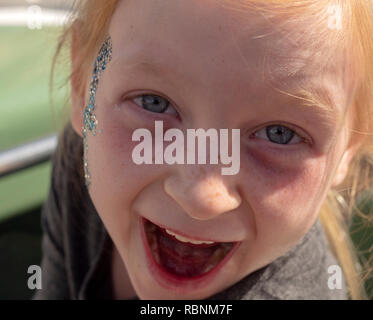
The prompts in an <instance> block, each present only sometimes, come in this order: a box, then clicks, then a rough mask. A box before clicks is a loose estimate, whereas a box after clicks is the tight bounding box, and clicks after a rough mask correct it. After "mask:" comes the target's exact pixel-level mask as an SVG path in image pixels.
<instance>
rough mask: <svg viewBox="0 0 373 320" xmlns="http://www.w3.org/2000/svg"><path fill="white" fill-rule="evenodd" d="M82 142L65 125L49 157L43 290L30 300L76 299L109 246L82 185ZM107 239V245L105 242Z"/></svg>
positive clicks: (43, 214) (44, 233)
mask: <svg viewBox="0 0 373 320" xmlns="http://www.w3.org/2000/svg"><path fill="white" fill-rule="evenodd" d="M82 157H83V141H82V138H81V137H80V136H79V135H78V134H77V133H76V132H75V131H74V130H73V128H72V126H71V123H70V122H69V123H68V124H67V125H66V126H65V128H64V130H63V131H62V132H61V134H60V136H59V139H58V145H57V148H56V151H55V153H54V154H53V157H52V172H51V180H50V189H49V194H48V198H47V200H46V201H45V203H44V205H43V208H42V214H41V225H42V229H43V238H42V252H43V258H42V263H41V269H42V289H41V290H38V291H37V292H36V293H35V295H34V297H33V299H79V298H84V297H83V296H84V294H82V293H81V292H82V291H84V289H86V287H87V286H88V284H89V283H88V278H89V275H90V274H92V272H93V270H94V269H95V267H96V265H97V264H98V262H99V258H100V257H101V253H102V251H105V252H106V253H107V254H109V253H110V243H108V237H107V234H106V230H105V228H104V227H103V224H102V221H101V220H100V218H99V216H98V214H97V212H96V210H95V208H94V206H93V204H92V202H91V200H90V197H89V194H88V191H87V189H86V187H85V184H84V176H83V174H84V171H83V161H82ZM105 239H106V241H105Z"/></svg>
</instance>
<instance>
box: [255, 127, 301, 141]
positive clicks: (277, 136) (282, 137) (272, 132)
mask: <svg viewBox="0 0 373 320" xmlns="http://www.w3.org/2000/svg"><path fill="white" fill-rule="evenodd" d="M254 135H255V136H256V137H260V138H264V139H266V138H268V139H269V141H270V142H273V143H276V144H285V145H286V144H289V142H290V141H292V140H293V138H295V139H294V140H296V142H295V143H297V142H302V141H303V140H304V139H303V138H302V137H300V136H298V135H297V134H296V133H295V132H294V131H293V130H291V129H289V128H287V127H285V126H282V125H271V126H267V127H264V128H263V129H261V130H259V131H257V132H256V133H255V134H254ZM297 140H298V141H297ZM291 144H294V143H291Z"/></svg>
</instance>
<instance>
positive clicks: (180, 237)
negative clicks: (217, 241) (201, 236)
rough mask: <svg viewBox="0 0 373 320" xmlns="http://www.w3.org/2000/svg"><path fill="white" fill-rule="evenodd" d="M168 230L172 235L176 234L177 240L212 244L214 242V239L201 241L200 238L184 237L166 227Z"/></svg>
mask: <svg viewBox="0 0 373 320" xmlns="http://www.w3.org/2000/svg"><path fill="white" fill-rule="evenodd" d="M165 230H166V232H167V233H168V234H170V235H172V236H174V237H175V238H176V239H177V240H179V241H181V242H190V243H193V244H203V243H205V244H212V243H214V241H200V240H193V239H190V238H186V237H183V236H181V235H179V234H176V233H174V232H172V231H170V230H168V229H165Z"/></svg>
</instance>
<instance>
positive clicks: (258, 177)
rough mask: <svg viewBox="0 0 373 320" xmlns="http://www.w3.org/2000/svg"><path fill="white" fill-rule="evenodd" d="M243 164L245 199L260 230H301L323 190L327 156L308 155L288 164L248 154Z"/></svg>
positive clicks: (311, 218)
mask: <svg viewBox="0 0 373 320" xmlns="http://www.w3.org/2000/svg"><path fill="white" fill-rule="evenodd" d="M246 160H247V162H245V164H244V165H243V167H242V169H241V170H242V174H243V175H244V176H243V179H244V180H243V181H245V183H244V189H245V194H246V195H247V201H248V203H249V204H250V206H251V208H252V212H253V214H254V217H255V222H256V225H257V228H258V236H260V234H266V235H269V234H271V235H273V236H275V234H276V233H277V234H279V235H280V234H281V233H282V232H284V233H287V234H288V237H292V236H294V238H296V237H297V236H296V234H297V235H299V233H302V232H304V231H305V230H306V229H307V228H308V227H309V226H310V224H311V223H313V221H314V218H315V215H316V214H317V211H318V209H319V206H320V205H321V203H322V201H323V199H322V197H323V194H324V192H325V191H326V187H327V184H326V181H325V180H324V175H325V173H326V164H327V159H326V157H325V156H318V157H307V159H303V160H299V159H298V161H293V162H291V163H288V164H287V165H284V164H281V165H280V164H279V162H277V163H275V162H274V161H272V162H270V161H260V159H255V158H254V157H251V158H249V159H246Z"/></svg>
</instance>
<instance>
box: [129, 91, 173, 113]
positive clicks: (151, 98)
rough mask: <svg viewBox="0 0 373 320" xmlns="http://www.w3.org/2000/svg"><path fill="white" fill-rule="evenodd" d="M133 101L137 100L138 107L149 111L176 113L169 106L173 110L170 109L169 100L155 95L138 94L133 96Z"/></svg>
mask: <svg viewBox="0 0 373 320" xmlns="http://www.w3.org/2000/svg"><path fill="white" fill-rule="evenodd" d="M133 101H135V102H136V101H137V102H136V103H137V104H138V105H139V106H140V107H142V108H143V109H145V110H147V111H150V112H154V113H171V114H177V112H176V110H175V109H174V108H172V107H171V108H172V109H173V110H175V111H172V110H170V102H169V101H168V100H167V99H165V98H162V97H160V96H157V95H153V94H149V95H140V96H138V97H137V98H134V99H133Z"/></svg>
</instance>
